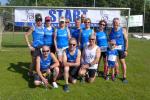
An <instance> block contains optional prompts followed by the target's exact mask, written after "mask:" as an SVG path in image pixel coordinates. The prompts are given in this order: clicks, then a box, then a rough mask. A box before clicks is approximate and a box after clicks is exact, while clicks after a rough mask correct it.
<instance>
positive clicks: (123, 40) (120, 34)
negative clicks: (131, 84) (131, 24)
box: [109, 18, 128, 83]
mask: <svg viewBox="0 0 150 100" xmlns="http://www.w3.org/2000/svg"><path fill="white" fill-rule="evenodd" d="M111 40H115V41H116V49H117V51H118V56H119V60H120V63H121V66H122V70H123V79H122V81H123V83H127V82H128V81H127V76H126V69H127V66H126V62H125V57H126V56H127V54H128V52H127V51H128V35H127V32H126V29H124V28H122V27H121V26H120V20H119V18H114V19H113V28H112V29H111V32H110V34H109V41H111ZM117 66H118V65H117ZM117 74H118V68H117V71H116V76H117Z"/></svg>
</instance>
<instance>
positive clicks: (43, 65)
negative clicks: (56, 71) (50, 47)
mask: <svg viewBox="0 0 150 100" xmlns="http://www.w3.org/2000/svg"><path fill="white" fill-rule="evenodd" d="M40 58H41V59H40V70H41V71H46V70H47V69H48V68H49V67H50V65H51V63H52V58H51V56H50V53H49V54H48V57H47V58H46V59H44V58H43V56H42V54H41V55H40Z"/></svg>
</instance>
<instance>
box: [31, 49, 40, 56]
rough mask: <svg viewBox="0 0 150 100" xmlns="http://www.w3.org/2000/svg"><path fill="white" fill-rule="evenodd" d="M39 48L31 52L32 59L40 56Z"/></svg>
mask: <svg viewBox="0 0 150 100" xmlns="http://www.w3.org/2000/svg"><path fill="white" fill-rule="evenodd" d="M40 49H41V48H35V51H31V55H32V56H33V57H37V56H39V55H40V54H41V50H40Z"/></svg>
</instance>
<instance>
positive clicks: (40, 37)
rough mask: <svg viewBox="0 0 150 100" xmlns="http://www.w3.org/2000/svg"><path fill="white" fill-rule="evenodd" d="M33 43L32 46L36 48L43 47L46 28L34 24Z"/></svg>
mask: <svg viewBox="0 0 150 100" xmlns="http://www.w3.org/2000/svg"><path fill="white" fill-rule="evenodd" d="M32 38H33V43H32V46H33V47H35V48H38V47H41V46H43V45H44V28H43V27H42V26H41V27H37V26H36V25H33V32H32Z"/></svg>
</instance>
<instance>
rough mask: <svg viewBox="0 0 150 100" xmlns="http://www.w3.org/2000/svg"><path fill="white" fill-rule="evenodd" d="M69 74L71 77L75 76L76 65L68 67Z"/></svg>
mask: <svg viewBox="0 0 150 100" xmlns="http://www.w3.org/2000/svg"><path fill="white" fill-rule="evenodd" d="M69 74H70V75H71V76H72V77H73V78H75V79H76V78H77V76H78V68H77V67H70V69H69Z"/></svg>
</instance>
